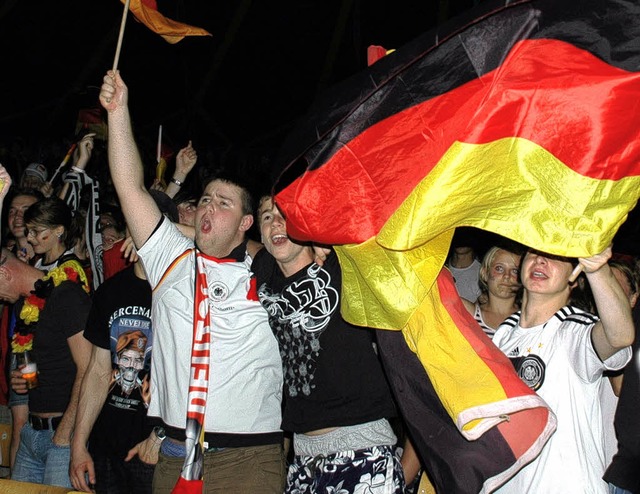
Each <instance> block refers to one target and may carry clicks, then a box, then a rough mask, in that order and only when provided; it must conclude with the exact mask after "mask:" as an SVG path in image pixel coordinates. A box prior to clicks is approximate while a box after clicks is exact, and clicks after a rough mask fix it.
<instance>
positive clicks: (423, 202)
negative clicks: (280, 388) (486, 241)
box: [276, 0, 640, 492]
mask: <svg viewBox="0 0 640 494" xmlns="http://www.w3.org/2000/svg"><path fill="white" fill-rule="evenodd" d="M639 69H640V5H639V4H637V3H636V2H623V1H605V0H586V1H582V2H572V1H568V0H531V1H518V2H507V5H505V4H504V2H500V3H491V2H487V3H484V4H482V5H481V6H480V7H479V9H478V10H476V11H474V12H473V13H472V14H470V15H469V17H468V19H466V20H457V21H453V22H452V23H450V24H449V25H447V26H445V27H442V28H439V29H438V30H437V31H434V32H429V33H426V34H425V35H423V36H421V37H420V38H418V39H417V40H415V41H414V42H412V43H410V44H408V45H407V46H404V47H402V48H400V49H398V50H397V51H395V52H393V53H390V54H389V55H387V56H385V57H383V58H381V59H380V60H379V61H378V62H377V63H375V64H373V65H372V66H371V67H369V68H368V69H366V70H365V71H363V72H362V73H361V74H357V75H356V76H354V77H353V78H352V79H350V80H348V81H346V82H345V83H344V84H342V85H341V86H339V87H337V88H335V91H334V92H332V93H329V94H327V95H326V96H325V97H324V98H323V100H322V101H320V102H319V103H318V105H317V107H316V109H312V111H311V113H310V114H309V115H308V116H307V117H306V118H305V120H303V121H302V122H301V123H300V124H299V125H297V126H296V129H295V130H294V132H292V134H291V135H290V136H289V139H288V141H287V143H285V146H284V147H283V153H282V156H281V158H280V163H283V164H285V166H284V167H283V170H282V171H281V173H280V175H279V178H278V181H277V184H276V192H277V196H276V201H277V203H278V205H279V206H280V208H281V209H282V210H283V211H284V213H285V215H286V216H287V227H288V229H289V234H290V235H291V236H292V237H294V238H298V239H301V240H313V241H316V242H322V243H328V244H333V245H339V247H338V248H336V252H337V253H338V255H339V258H340V262H341V266H342V269H343V272H344V275H343V285H344V286H343V305H342V311H343V315H344V317H345V318H346V319H347V320H349V321H350V322H352V323H354V324H358V325H363V326H372V327H376V328H381V329H391V330H394V329H395V330H401V331H402V334H403V336H404V340H405V343H406V345H407V347H408V348H409V349H410V350H411V351H412V352H414V354H415V355H417V357H418V358H419V359H420V362H421V363H422V365H423V367H424V369H425V371H426V375H427V377H428V379H429V381H430V383H431V384H432V387H433V389H434V391H435V392H436V393H437V396H438V400H439V402H440V403H441V405H442V406H443V407H444V409H445V410H446V412H447V413H448V415H449V416H450V417H451V419H452V421H453V423H455V424H456V426H457V427H458V429H459V431H460V432H461V433H462V435H463V436H464V437H466V438H467V439H471V440H481V439H482V437H483V436H485V433H486V432H487V431H489V430H492V431H493V432H492V434H491V436H492V438H493V439H492V440H497V439H496V436H497V435H498V436H500V439H499V440H500V441H502V442H503V445H504V444H506V445H508V447H509V450H510V451H511V452H512V458H510V459H509V458H503V459H501V458H499V457H496V458H495V462H496V464H501V465H502V466H501V467H500V469H498V470H497V471H496V469H495V468H487V469H486V470H485V471H484V472H480V473H479V474H477V475H476V478H477V479H478V485H479V488H478V489H475V487H474V486H470V487H468V491H465V490H464V488H463V487H460V489H461V490H450V489H448V486H442V485H441V486H439V487H440V489H441V491H442V492H454V491H455V492H478V491H479V490H481V489H482V490H483V491H487V492H489V491H491V490H493V489H495V488H496V487H497V486H498V485H500V484H501V483H503V482H505V481H506V480H507V479H508V478H509V477H510V476H512V475H513V474H514V473H515V472H516V471H517V470H518V469H519V468H521V466H522V465H523V464H526V463H527V462H528V461H530V460H531V459H533V457H535V455H536V454H537V453H538V452H539V451H540V448H541V447H543V445H544V442H545V441H546V439H547V438H548V437H549V436H550V434H551V433H552V432H553V429H554V426H555V418H554V416H553V414H552V413H551V412H550V411H549V410H548V408H547V407H546V404H545V403H544V402H542V400H540V399H539V398H538V397H537V395H535V393H533V392H532V391H530V390H529V389H528V388H526V387H525V386H523V385H522V383H521V382H520V381H519V379H518V378H517V376H516V375H515V373H514V372H513V369H512V368H511V365H510V363H509V362H508V361H507V360H506V358H504V356H503V355H502V354H501V353H500V352H499V351H496V349H495V347H494V346H492V344H491V343H490V342H489V340H488V339H486V337H484V335H483V334H482V332H481V330H480V328H479V327H478V326H477V325H476V324H475V323H474V321H473V319H472V318H470V317H469V316H468V314H467V313H466V312H465V310H464V307H463V306H462V304H461V302H460V300H459V298H458V297H457V294H456V293H455V289H454V288H453V285H452V280H451V279H450V275H449V274H448V273H447V272H446V271H444V272H443V271H442V267H443V265H444V262H445V258H446V255H447V252H448V249H449V245H450V242H451V238H452V235H453V231H454V229H455V228H456V227H458V226H472V227H477V228H481V229H484V230H488V231H491V232H494V233H497V234H500V235H503V236H505V237H508V238H510V239H512V240H515V241H518V242H521V243H523V244H525V245H528V246H531V247H533V248H536V249H539V250H542V251H546V252H550V253H552V254H556V255H563V256H570V257H578V256H587V255H592V254H595V253H597V252H600V251H601V250H603V249H604V247H606V246H607V245H608V244H609V243H610V242H611V240H612V239H613V237H614V235H615V233H616V231H617V229H618V227H619V226H620V225H621V224H622V223H623V222H624V220H625V218H626V215H627V213H628V212H629V211H630V210H631V209H632V208H633V207H634V205H635V204H636V202H637V200H638V197H639V195H640V139H639V137H640V126H639V125H638V123H639V122H638V120H639V119H640V118H639V117H638V115H640V113H639V112H638V110H639V106H640V98H639V96H640V73H639V72H638V70H639ZM398 365H401V363H400V362H398ZM401 406H402V405H401ZM425 413H427V411H425ZM496 431H497V432H498V434H496ZM431 432H432V431H431ZM429 433H430V431H422V434H424V435H425V437H426V436H428V435H429ZM502 449H504V448H502ZM420 453H421V454H422V455H423V457H424V456H426V454H427V453H426V452H424V451H421V452H420ZM428 454H431V455H434V454H435V455H441V457H440V458H441V459H444V461H446V458H447V455H448V454H449V451H448V450H447V445H446V444H443V445H442V448H440V449H437V450H434V451H429V452H428ZM498 456H499V455H498ZM503 460H504V461H503ZM458 463H459V462H458ZM470 468H471V466H470ZM474 489H475V490H474Z"/></svg>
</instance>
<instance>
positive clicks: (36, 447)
mask: <svg viewBox="0 0 640 494" xmlns="http://www.w3.org/2000/svg"><path fill="white" fill-rule="evenodd" d="M53 434H54V431H51V430H42V431H36V430H33V427H31V424H28V423H27V424H25V426H24V427H23V428H22V431H21V432H20V446H19V447H18V453H17V454H16V464H15V467H14V469H13V471H12V472H11V478H12V479H13V480H20V481H22V482H33V483H36V484H49V485H59V486H61V487H68V488H71V487H72V486H71V480H70V479H69V459H70V456H71V450H70V448H69V446H56V445H55V444H53V441H52V439H53Z"/></svg>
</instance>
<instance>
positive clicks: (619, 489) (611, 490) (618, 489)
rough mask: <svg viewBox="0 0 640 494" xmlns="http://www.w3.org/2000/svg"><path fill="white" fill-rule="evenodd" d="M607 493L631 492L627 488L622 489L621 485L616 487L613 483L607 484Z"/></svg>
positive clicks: (625, 493) (631, 493)
mask: <svg viewBox="0 0 640 494" xmlns="http://www.w3.org/2000/svg"><path fill="white" fill-rule="evenodd" d="M609 494H633V492H631V491H628V490H627V489H623V488H622V487H618V486H616V485H613V484H611V483H610V484H609Z"/></svg>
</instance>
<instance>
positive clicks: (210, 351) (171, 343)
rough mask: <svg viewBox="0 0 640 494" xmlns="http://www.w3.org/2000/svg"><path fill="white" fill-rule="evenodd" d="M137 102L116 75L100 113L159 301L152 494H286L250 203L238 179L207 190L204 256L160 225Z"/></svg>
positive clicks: (278, 381)
mask: <svg viewBox="0 0 640 494" xmlns="http://www.w3.org/2000/svg"><path fill="white" fill-rule="evenodd" d="M127 97H128V91H127V87H126V86H125V84H124V82H123V81H122V79H121V78H120V75H119V74H118V73H117V72H113V71H110V72H108V73H107V75H106V76H105V78H104V82H103V85H102V88H101V92H100V102H101V104H102V106H103V107H104V108H105V109H106V110H107V113H108V119H109V167H110V169H111V176H112V179H113V183H114V185H115V188H116V191H117V192H118V196H119V197H120V200H121V203H122V209H123V212H124V214H125V218H126V220H127V225H128V226H129V230H130V232H131V236H132V238H133V241H134V243H135V244H136V247H137V248H138V254H139V256H140V258H141V259H142V261H143V262H144V266H145V271H146V273H147V277H148V279H149V282H150V283H151V286H152V288H153V290H154V292H153V294H154V295H153V302H152V307H153V308H152V319H153V321H154V352H153V358H152V366H151V389H152V396H151V403H150V406H149V415H152V416H158V417H160V418H161V419H162V421H163V422H164V424H163V425H164V427H163V429H164V431H158V432H157V433H156V434H155V437H152V438H151V440H156V439H157V440H159V441H161V448H160V457H159V460H158V464H157V466H156V470H155V474H154V481H153V484H154V492H170V491H171V489H172V488H173V486H174V485H175V484H176V481H178V482H179V484H180V486H185V485H188V486H192V485H195V486H196V488H201V487H202V488H204V491H205V492H257V493H259V492H268V493H276V492H278V493H281V492H282V489H283V485H284V457H283V452H282V432H281V430H280V423H281V408H280V401H281V396H282V364H281V361H280V355H279V352H278V345H277V342H276V340H275V337H274V336H273V334H272V332H271V329H270V328H269V323H268V320H267V314H266V312H265V311H264V309H263V308H262V307H261V305H260V302H259V301H258V296H257V292H256V287H255V278H254V277H253V275H252V273H251V270H250V266H251V262H252V258H251V256H250V255H249V254H248V253H247V244H246V240H245V233H246V232H247V230H248V229H249V228H250V227H251V225H252V224H253V215H252V208H251V198H250V195H249V194H248V192H247V190H246V189H244V188H243V187H241V186H240V185H238V183H237V182H236V181H233V180H231V179H228V178H227V179H220V178H218V179H214V180H212V181H209V182H208V183H207V184H206V187H205V190H204V193H203V194H202V196H201V197H200V200H199V201H198V206H197V209H196V215H195V245H194V243H193V241H191V240H190V239H188V238H186V237H185V236H184V235H182V234H181V233H180V232H179V230H178V229H177V228H176V227H175V226H174V225H173V224H171V223H170V222H168V221H167V220H166V219H163V218H162V215H161V214H160V212H159V211H158V208H157V206H156V204H155V203H154V202H153V200H152V198H151V196H150V195H149V194H148V192H147V191H146V188H145V187H144V177H143V169H142V162H141V159H140V155H139V153H138V150H137V147H136V144H135V140H134V138H133V132H132V129H131V121H130V117H129V110H128V107H127ZM194 307H197V310H194ZM187 413H189V418H188V419H187ZM200 431H203V432H204V444H200V445H199V444H198V439H199V437H200V434H199V432H200ZM165 436H166V439H164V440H162V439H163V438H164V437H165ZM203 478H204V483H203V480H202V479H203Z"/></svg>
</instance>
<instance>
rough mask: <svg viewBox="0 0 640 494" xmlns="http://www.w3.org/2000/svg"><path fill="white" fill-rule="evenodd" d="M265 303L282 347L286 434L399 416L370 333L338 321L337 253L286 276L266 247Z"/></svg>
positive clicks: (258, 262) (260, 265)
mask: <svg viewBox="0 0 640 494" xmlns="http://www.w3.org/2000/svg"><path fill="white" fill-rule="evenodd" d="M252 270H253V272H254V273H255V274H256V278H257V286H258V296H259V297H260V302H261V303H262V305H263V306H264V307H265V309H266V310H267V312H268V313H269V324H270V325H271V329H272V330H273V332H274V334H275V336H276V338H277V340H278V345H279V347H280V356H281V357H282V365H283V374H284V393H283V395H284V407H283V419H282V428H283V429H284V430H286V431H291V432H309V431H312V430H317V429H322V428H326V427H338V426H347V425H355V424H360V423H365V422H369V421H372V420H377V419H380V418H389V417H392V416H394V415H395V407H394V404H393V401H392V398H391V393H390V391H389V387H388V384H387V381H386V378H385V376H384V374H383V371H382V366H381V364H380V361H379V359H378V356H377V354H376V352H375V349H374V345H373V343H374V341H375V339H374V338H375V335H374V331H373V330H371V329H369V328H360V327H357V326H352V325H351V324H348V323H347V322H346V321H345V320H344V319H343V318H342V316H341V315H340V293H341V283H342V276H341V271H340V265H339V264H338V259H337V256H336V255H335V253H331V255H330V256H329V258H328V259H327V260H326V262H325V263H324V266H322V267H320V266H318V265H317V264H315V263H313V264H310V265H308V266H306V267H305V268H304V269H301V270H300V271H298V273H296V274H295V275H293V276H291V277H288V278H285V277H284V275H283V274H282V271H281V270H280V268H279V267H278V265H277V264H276V261H275V259H274V258H273V257H272V256H271V255H270V254H269V253H268V252H267V251H266V249H262V250H261V251H260V252H259V253H258V254H257V255H256V258H255V260H254V261H253V266H252Z"/></svg>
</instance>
